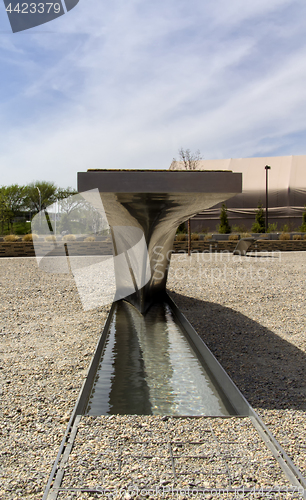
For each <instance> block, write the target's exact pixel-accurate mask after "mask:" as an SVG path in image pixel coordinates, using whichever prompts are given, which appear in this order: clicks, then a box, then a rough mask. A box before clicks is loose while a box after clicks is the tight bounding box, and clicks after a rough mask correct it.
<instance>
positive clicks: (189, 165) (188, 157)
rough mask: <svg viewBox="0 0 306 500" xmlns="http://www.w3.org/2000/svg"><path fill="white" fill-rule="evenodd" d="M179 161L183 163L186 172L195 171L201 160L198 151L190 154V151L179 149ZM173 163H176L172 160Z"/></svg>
mask: <svg viewBox="0 0 306 500" xmlns="http://www.w3.org/2000/svg"><path fill="white" fill-rule="evenodd" d="M178 153H179V157H180V161H182V162H183V163H184V167H185V169H186V170H196V169H197V167H198V164H199V161H200V160H202V157H201V153H200V150H199V149H198V150H197V151H196V152H195V153H191V151H190V149H183V148H181V149H179V150H178ZM173 161H176V160H175V158H173Z"/></svg>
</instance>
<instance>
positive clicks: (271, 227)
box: [267, 222, 277, 233]
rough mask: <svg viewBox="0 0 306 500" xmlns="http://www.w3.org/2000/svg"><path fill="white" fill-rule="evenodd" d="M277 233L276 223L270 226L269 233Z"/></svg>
mask: <svg viewBox="0 0 306 500" xmlns="http://www.w3.org/2000/svg"><path fill="white" fill-rule="evenodd" d="M276 231H277V222H274V223H273V224H268V230H267V233H276Z"/></svg>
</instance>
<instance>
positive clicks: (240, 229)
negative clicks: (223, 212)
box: [232, 224, 248, 233]
mask: <svg viewBox="0 0 306 500" xmlns="http://www.w3.org/2000/svg"><path fill="white" fill-rule="evenodd" d="M247 230H248V228H247V227H246V225H245V224H239V225H238V224H234V225H233V226H232V232H233V233H246V232H247Z"/></svg>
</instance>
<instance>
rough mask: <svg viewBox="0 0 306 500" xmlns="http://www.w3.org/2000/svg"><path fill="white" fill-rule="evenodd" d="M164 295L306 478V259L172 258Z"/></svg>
mask: <svg viewBox="0 0 306 500" xmlns="http://www.w3.org/2000/svg"><path fill="white" fill-rule="evenodd" d="M168 288H169V289H170V290H171V296H172V298H173V299H174V301H175V302H176V303H177V305H178V306H179V307H180V308H181V310H182V312H183V313H184V314H185V316H186V317H187V318H188V319H189V321H190V322H191V323H192V325H193V326H194V327H195V329H196V330H197V332H198V333H199V335H200V336H201V337H202V338H203V340H204V341H205V342H206V344H207V345H208V347H209V348H210V349H211V351H212V352H213V354H214V355H215V356H216V358H217V359H218V360H219V361H220V362H221V364H222V365H223V367H224V368H225V369H226V371H227V373H228V374H229V376H230V377H231V378H232V379H233V380H234V382H235V383H236V385H237V386H238V388H239V389H240V390H241V392H242V393H243V394H244V396H245V397H246V398H247V400H248V401H249V403H250V404H251V405H252V406H253V407H254V408H255V410H256V411H257V412H258V413H259V415H260V416H261V417H262V418H263V420H264V422H265V423H266V424H267V425H268V427H269V428H270V429H271V431H272V433H274V435H275V437H276V438H277V439H278V440H279V442H280V444H281V445H282V446H283V447H284V448H285V450H286V451H287V453H288V455H289V456H290V457H291V458H292V459H293V461H294V463H295V465H296V466H298V467H299V468H300V470H301V472H302V473H303V474H304V475H305V476H306V253H305V252H283V253H280V252H274V253H268V252H262V253H258V254H255V253H253V254H250V255H249V256H247V257H239V256H233V255H232V254H204V255H203V254H202V255H196V254H195V255H193V256H192V257H191V258H188V256H186V255H177V254H176V255H173V256H172V260H171V267H170V272H169V278H168Z"/></svg>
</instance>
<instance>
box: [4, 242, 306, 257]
mask: <svg viewBox="0 0 306 500" xmlns="http://www.w3.org/2000/svg"><path fill="white" fill-rule="evenodd" d="M236 245H237V241H201V240H200V241H192V242H191V249H192V251H194V252H196V251H197V252H204V251H205V252H225V251H227V252H233V251H234V249H235V247H236ZM35 247H36V251H37V255H46V254H47V253H50V252H51V255H63V254H64V251H65V249H64V247H63V244H62V243H61V244H59V245H58V247H57V249H54V246H53V245H52V243H46V242H41V243H40V242H39V243H36V245H35ZM67 248H68V253H69V255H112V253H113V246H112V243H111V242H101V241H90V242H81V241H73V242H71V241H69V242H67ZM256 250H257V251H258V252H262V251H266V252H267V251H268V252H276V251H281V252H290V251H298V250H305V251H306V240H285V241H278V240H275V241H273V240H266V241H265V240H257V241H256V242H255V243H253V244H252V246H251V247H250V249H249V251H256ZM173 251H174V253H178V252H187V251H188V243H187V241H175V242H174V248H173ZM0 257H35V251H34V246H33V243H31V242H14V243H7V242H2V241H1V242H0Z"/></svg>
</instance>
